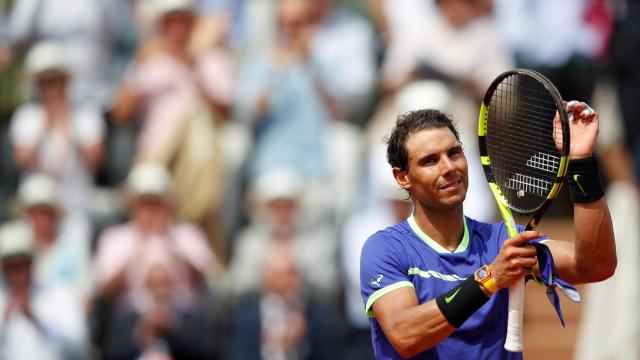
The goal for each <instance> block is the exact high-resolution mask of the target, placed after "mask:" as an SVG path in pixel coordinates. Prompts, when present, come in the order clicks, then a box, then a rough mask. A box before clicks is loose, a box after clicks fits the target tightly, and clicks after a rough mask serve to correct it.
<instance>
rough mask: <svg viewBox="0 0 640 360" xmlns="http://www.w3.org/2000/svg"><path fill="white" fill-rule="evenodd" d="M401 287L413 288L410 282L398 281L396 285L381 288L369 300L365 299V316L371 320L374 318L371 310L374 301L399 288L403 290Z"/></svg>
mask: <svg viewBox="0 0 640 360" xmlns="http://www.w3.org/2000/svg"><path fill="white" fill-rule="evenodd" d="M403 287H414V286H413V283H412V282H410V281H399V282H397V283H394V284H391V285H389V286H386V287H383V288H382V289H380V290H378V291H376V292H374V293H373V294H371V296H369V299H367V305H366V306H365V309H364V311H365V312H366V314H367V316H368V317H371V318H373V317H376V315H375V314H374V313H373V310H372V307H373V303H374V302H375V301H376V300H378V299H380V298H381V297H382V296H384V295H386V294H388V293H390V292H392V291H394V290H397V289H400V288H403Z"/></svg>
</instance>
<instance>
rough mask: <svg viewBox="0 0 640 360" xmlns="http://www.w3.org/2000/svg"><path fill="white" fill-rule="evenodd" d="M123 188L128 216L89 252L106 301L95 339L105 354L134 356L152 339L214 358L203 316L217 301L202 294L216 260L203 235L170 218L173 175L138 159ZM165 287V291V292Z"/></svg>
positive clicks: (179, 353)
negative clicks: (128, 200)
mask: <svg viewBox="0 0 640 360" xmlns="http://www.w3.org/2000/svg"><path fill="white" fill-rule="evenodd" d="M127 188H128V191H129V192H130V195H131V197H132V199H131V214H130V218H131V219H130V221H129V222H127V223H126V224H123V225H117V226H114V227H112V228H109V229H107V230H106V231H105V232H104V233H103V234H102V236H101V237H100V239H99V242H98V251H97V254H96V258H95V268H94V271H95V276H96V282H97V290H98V296H100V297H101V298H102V300H104V303H105V304H106V309H104V310H103V311H105V313H106V315H105V314H103V315H104V316H106V319H107V324H106V327H105V329H107V330H106V333H105V334H104V336H103V337H102V338H101V339H99V341H100V343H101V347H102V351H103V356H104V358H105V359H115V358H122V357H125V358H132V357H136V356H138V355H140V354H141V353H143V351H145V350H150V347H151V345H153V344H156V342H155V341H154V340H157V339H161V340H163V341H166V345H167V346H168V350H167V351H169V352H170V354H171V355H172V356H175V357H176V358H177V357H180V358H189V359H193V358H200V357H211V356H214V354H215V351H216V350H218V349H216V348H215V346H214V344H213V342H212V341H211V340H212V337H213V336H214V333H213V324H212V323H211V321H210V320H211V318H210V316H208V314H209V310H210V308H211V307H215V306H216V305H218V304H215V303H213V304H212V303H211V301H210V300H209V301H206V300H205V299H206V298H207V296H208V294H209V292H208V289H207V286H206V280H207V278H208V277H210V276H213V275H214V274H215V272H216V271H217V270H219V267H218V266H219V263H218V262H217V260H216V258H215V257H214V255H213V253H212V252H211V250H210V248H209V247H208V245H207V242H206V238H205V237H204V234H203V233H202V232H201V231H200V230H199V229H198V228H196V227H195V226H194V225H191V224H175V223H174V222H173V215H174V214H173V209H172V203H171V179H170V175H169V173H168V171H167V170H166V168H164V167H163V166H161V165H156V164H150V163H142V164H138V165H136V166H135V167H134V168H133V170H132V171H131V173H130V174H129V176H128V178H127ZM156 265H158V266H156ZM168 283H170V284H171V285H170V286H169V285H167V284H168ZM168 288H172V289H173V290H172V291H171V294H165V293H163V291H166V290H167V289H168ZM169 300H171V301H169ZM174 300H176V301H174ZM169 309H170V311H169ZM173 317H175V322H174V320H171V319H170V318H173ZM178 320H180V321H178ZM136 324H138V325H137V326H136ZM182 326H184V327H185V328H182ZM136 329H138V330H137V331H136ZM193 335H197V336H193ZM203 339H208V341H204V340H203ZM153 349H155V348H153Z"/></svg>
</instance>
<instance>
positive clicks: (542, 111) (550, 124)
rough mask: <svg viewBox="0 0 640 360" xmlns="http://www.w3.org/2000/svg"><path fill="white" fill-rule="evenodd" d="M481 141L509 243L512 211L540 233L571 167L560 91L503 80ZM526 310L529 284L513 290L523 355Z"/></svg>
mask: <svg viewBox="0 0 640 360" xmlns="http://www.w3.org/2000/svg"><path fill="white" fill-rule="evenodd" d="M478 139H479V143H480V159H481V161H482V167H483V168H484V173H485V175H486V177H487V181H488V182H489V186H490V188H491V191H492V192H493V196H494V197H495V199H496V202H497V204H498V208H499V209H500V214H501V215H502V218H503V219H504V222H505V224H506V226H507V231H508V233H509V237H513V236H515V235H516V234H517V233H518V230H517V227H516V224H515V220H514V218H513V214H512V211H513V212H516V213H518V214H533V215H532V217H531V220H529V223H528V224H527V227H526V230H530V229H534V228H535V227H536V226H537V225H538V222H539V221H540V218H541V217H542V215H543V214H544V212H545V210H546V209H547V207H548V206H549V204H550V203H551V202H552V201H553V199H555V198H556V196H557V195H558V192H559V190H560V187H561V185H562V182H563V180H564V177H565V174H566V172H567V165H568V163H569V161H568V154H569V123H568V117H567V113H566V111H565V108H564V104H563V101H562V98H561V97H560V94H559V93H558V90H557V89H556V88H555V86H553V84H552V83H551V82H550V81H549V80H548V79H546V78H545V77H544V76H542V75H541V74H539V73H537V72H535V71H531V70H522V69H519V70H513V71H508V72H505V73H503V74H501V75H500V76H498V77H497V78H496V79H495V80H494V81H493V83H492V84H491V86H489V89H488V90H487V92H486V94H485V96H484V99H483V102H482V106H481V108H480V116H479V121H478ZM523 310H524V279H522V281H518V283H517V285H514V286H512V287H511V288H509V322H508V325H507V338H506V341H505V344H504V347H505V349H507V350H508V351H522V348H523V346H522V315H523Z"/></svg>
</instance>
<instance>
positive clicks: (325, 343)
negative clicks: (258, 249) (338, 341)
mask: <svg viewBox="0 0 640 360" xmlns="http://www.w3.org/2000/svg"><path fill="white" fill-rule="evenodd" d="M264 256H265V259H264V263H263V265H262V266H260V269H259V271H260V274H261V275H260V278H261V281H260V284H261V285H260V289H259V291H258V292H256V293H253V294H250V295H248V296H246V297H244V299H243V300H242V301H241V302H240V303H239V305H238V306H236V308H235V309H234V311H233V314H232V323H231V346H230V354H229V358H230V359H234V360H243V359H246V360H249V359H251V360H254V359H263V360H276V359H279V360H282V359H300V360H302V359H306V360H310V359H334V358H335V355H336V349H335V347H334V346H333V342H332V335H334V332H333V329H332V325H333V324H332V320H333V319H332V315H331V309H330V308H325V307H324V305H323V304H322V302H318V301H317V299H316V298H315V297H313V296H310V297H309V296H307V294H305V292H304V286H303V280H302V277H301V274H300V273H299V270H298V269H299V268H298V265H297V261H296V259H295V258H294V253H293V251H292V249H291V245H290V244H286V243H273V244H271V245H270V246H269V248H268V249H266V252H265V253H264Z"/></svg>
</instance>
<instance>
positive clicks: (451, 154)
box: [393, 127, 468, 210]
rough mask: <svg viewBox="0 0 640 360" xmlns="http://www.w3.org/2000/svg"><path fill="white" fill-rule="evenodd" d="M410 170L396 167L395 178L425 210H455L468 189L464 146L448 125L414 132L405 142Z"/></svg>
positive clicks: (394, 170) (394, 169)
mask: <svg viewBox="0 0 640 360" xmlns="http://www.w3.org/2000/svg"><path fill="white" fill-rule="evenodd" d="M405 147H406V150H407V155H408V159H407V165H408V166H407V170H404V171H403V170H401V169H400V168H397V167H394V168H393V175H394V177H395V178H396V181H397V182H398V184H399V185H400V187H402V188H403V189H405V190H408V191H409V193H410V194H411V198H412V199H413V200H414V201H415V202H416V205H420V206H422V207H423V208H424V209H425V210H452V209H455V208H457V207H459V206H461V205H462V202H463V201H464V199H465V197H466V194H467V188H468V171H467V159H466V157H465V155H464V151H463V150H462V145H461V144H460V142H459V141H458V140H457V139H456V137H455V135H454V134H453V133H452V132H451V130H449V129H448V128H446V127H439V128H432V129H425V130H420V131H416V132H413V133H411V134H410V135H409V137H408V138H407V141H406V143H405Z"/></svg>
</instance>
